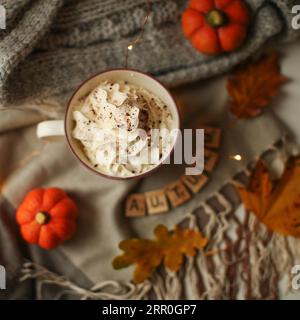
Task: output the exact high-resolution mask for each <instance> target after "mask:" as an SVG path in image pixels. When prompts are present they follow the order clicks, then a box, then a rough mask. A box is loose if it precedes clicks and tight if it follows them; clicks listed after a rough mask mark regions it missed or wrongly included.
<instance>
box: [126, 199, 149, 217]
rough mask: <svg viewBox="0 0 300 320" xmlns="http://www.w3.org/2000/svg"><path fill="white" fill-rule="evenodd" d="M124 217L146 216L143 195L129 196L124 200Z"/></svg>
mask: <svg viewBox="0 0 300 320" xmlns="http://www.w3.org/2000/svg"><path fill="white" fill-rule="evenodd" d="M125 215H126V217H131V218H133V217H144V216H145V215H146V205H145V197H144V195H143V194H131V195H129V196H128V197H127V199H126V206H125Z"/></svg>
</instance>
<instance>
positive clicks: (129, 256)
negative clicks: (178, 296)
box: [113, 225, 208, 283]
mask: <svg viewBox="0 0 300 320" xmlns="http://www.w3.org/2000/svg"><path fill="white" fill-rule="evenodd" d="M154 234H155V236H156V239H155V240H148V239H137V238H134V239H129V240H124V241H122V242H121V243H120V245H119V248H120V249H121V250H123V251H124V253H123V254H122V255H120V256H118V257H116V258H115V259H114V260H113V267H114V268H115V269H121V268H126V267H128V266H130V265H132V264H135V265H136V267H135V270H134V275H133V280H134V282H136V283H141V282H143V281H145V280H146V279H148V278H149V277H150V276H151V274H152V273H153V271H154V270H155V269H156V268H157V267H159V266H160V265H161V264H164V265H165V267H167V268H168V269H170V270H171V271H174V272H177V271H178V270H179V269H180V267H181V265H182V262H183V258H184V255H187V256H194V255H195V254H196V253H197V250H198V249H202V248H204V247H205V246H206V244H207V241H208V240H207V238H205V237H204V236H203V235H202V234H201V233H200V232H199V231H196V230H192V229H182V228H180V227H178V226H177V227H176V228H175V230H174V231H169V230H168V229H167V228H166V227H165V226H163V225H159V226H157V227H156V228H155V230H154Z"/></svg>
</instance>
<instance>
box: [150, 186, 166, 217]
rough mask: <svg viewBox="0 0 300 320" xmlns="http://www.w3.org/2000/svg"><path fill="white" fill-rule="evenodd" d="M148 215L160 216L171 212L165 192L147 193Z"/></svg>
mask: <svg viewBox="0 0 300 320" xmlns="http://www.w3.org/2000/svg"><path fill="white" fill-rule="evenodd" d="M145 197H146V204H147V209H148V213H149V214H150V215H152V214H160V213H164V212H167V211H168V210H169V205H168V200H167V197H166V195H165V193H164V191H163V190H155V191H151V192H146V193H145Z"/></svg>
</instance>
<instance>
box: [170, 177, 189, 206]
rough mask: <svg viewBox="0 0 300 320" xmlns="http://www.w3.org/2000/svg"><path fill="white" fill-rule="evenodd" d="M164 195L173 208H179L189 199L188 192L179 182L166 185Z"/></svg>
mask: <svg viewBox="0 0 300 320" xmlns="http://www.w3.org/2000/svg"><path fill="white" fill-rule="evenodd" d="M166 193H167V196H168V198H169V200H170V202H171V204H172V207H173V208H176V207H178V206H180V205H181V204H183V203H185V202H186V201H188V200H189V199H190V198H191V195H190V194H189V192H188V190H187V189H186V187H185V186H184V184H183V183H182V182H181V181H180V180H177V181H175V182H172V183H170V184H169V185H167V187H166Z"/></svg>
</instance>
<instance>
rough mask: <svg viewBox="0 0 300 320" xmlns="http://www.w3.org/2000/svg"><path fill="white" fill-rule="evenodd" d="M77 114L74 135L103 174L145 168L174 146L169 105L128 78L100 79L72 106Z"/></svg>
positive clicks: (127, 173)
mask: <svg viewBox="0 0 300 320" xmlns="http://www.w3.org/2000/svg"><path fill="white" fill-rule="evenodd" d="M73 119H74V121H75V127H74V129H73V138H75V139H76V140H78V141H79V142H80V144H81V146H82V148H83V151H84V153H85V155H86V156H87V158H88V159H89V161H90V162H91V164H92V166H93V167H94V169H95V170H97V171H99V172H102V173H104V174H108V175H112V176H119V177H128V176H135V175H138V174H141V173H144V172H147V171H149V170H150V169H151V168H153V167H154V166H156V164H157V163H158V162H159V161H160V159H162V158H164V157H165V155H166V154H168V153H169V151H170V148H171V146H172V145H173V140H172V139H173V137H172V134H171V129H172V121H173V119H172V114H171V113H170V111H169V109H168V107H167V106H165V105H164V104H163V102H162V101H161V100H160V99H159V98H158V97H156V96H155V95H153V94H152V93H151V92H149V91H148V90H146V89H144V88H141V87H137V86H135V85H132V84H129V83H126V82H111V81H104V82H102V83H101V84H100V85H99V86H98V87H96V88H95V89H94V90H93V91H92V92H90V93H89V94H88V95H87V96H86V97H84V98H82V99H81V100H80V101H79V103H78V105H76V106H75V107H74V110H73ZM153 129H157V130H153ZM149 155H151V160H149Z"/></svg>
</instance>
